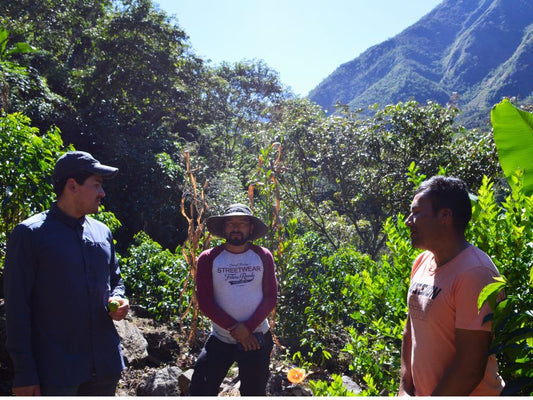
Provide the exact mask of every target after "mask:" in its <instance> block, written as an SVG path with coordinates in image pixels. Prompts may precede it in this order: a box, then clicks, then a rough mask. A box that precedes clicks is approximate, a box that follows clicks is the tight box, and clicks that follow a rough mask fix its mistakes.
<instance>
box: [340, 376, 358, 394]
mask: <svg viewBox="0 0 533 400" xmlns="http://www.w3.org/2000/svg"><path fill="white" fill-rule="evenodd" d="M342 384H343V385H344V387H346V389H348V390H349V391H350V392H352V393H354V394H357V393H361V386H359V385H358V384H357V383H355V382H354V380H353V379H352V378H350V377H349V376H346V375H343V376H342Z"/></svg>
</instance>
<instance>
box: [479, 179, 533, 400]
mask: <svg viewBox="0 0 533 400" xmlns="http://www.w3.org/2000/svg"><path fill="white" fill-rule="evenodd" d="M510 181H511V190H510V192H509V193H508V194H507V196H506V197H505V199H504V201H503V202H502V203H501V204H498V203H497V202H496V198H495V195H494V190H493V183H492V182H490V181H489V180H488V179H486V178H485V179H484V180H483V185H482V187H481V188H480V190H479V199H478V201H477V202H476V204H475V205H474V210H473V212H474V221H473V223H472V224H471V227H470V231H469V234H470V236H471V237H472V240H473V241H474V243H475V244H476V245H477V246H478V247H480V248H482V249H483V250H484V251H485V252H487V253H488V254H489V255H490V256H492V259H493V261H494V263H495V264H496V266H497V267H498V269H499V271H500V273H501V275H502V277H503V279H501V280H499V281H496V282H495V283H493V284H491V285H489V286H487V288H485V290H484V292H482V293H481V295H480V299H479V304H480V305H481V304H482V303H483V302H484V301H489V304H490V305H491V307H492V309H493V311H494V316H493V322H492V331H493V333H494V340H493V342H492V345H491V349H490V351H491V352H492V353H494V354H497V355H498V360H499V368H500V374H501V375H502V377H503V379H504V380H505V382H506V386H505V388H504V391H503V393H502V394H503V395H522V396H527V395H532V394H533V312H532V311H531V310H532V309H533V296H532V294H533V225H532V224H531V217H532V215H533V196H526V195H525V194H524V190H523V186H522V173H521V172H518V173H516V174H515V175H513V176H512V177H511V180H510ZM501 289H504V290H505V300H503V301H500V302H499V303H498V302H497V296H498V294H499V292H500V291H501Z"/></svg>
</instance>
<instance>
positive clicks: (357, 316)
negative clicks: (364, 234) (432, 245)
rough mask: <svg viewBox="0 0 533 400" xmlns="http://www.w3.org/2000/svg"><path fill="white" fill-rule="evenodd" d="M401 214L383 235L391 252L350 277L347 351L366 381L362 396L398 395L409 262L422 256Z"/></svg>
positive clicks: (346, 292) (346, 290) (353, 367)
mask: <svg viewBox="0 0 533 400" xmlns="http://www.w3.org/2000/svg"><path fill="white" fill-rule="evenodd" d="M403 220H404V219H403V217H402V216H401V215H400V216H398V218H397V222H396V223H394V222H393V219H392V218H389V219H388V220H387V222H386V223H385V227H384V231H385V233H386V235H387V238H388V240H387V247H388V249H389V250H390V252H391V254H390V255H389V254H386V255H384V256H382V258H381V260H379V261H377V262H368V263H366V264H365V268H364V269H361V271H360V272H359V273H357V274H354V275H349V276H347V277H346V287H345V288H344V289H343V291H342V294H343V295H344V298H345V299H346V300H345V301H346V302H348V303H352V304H356V305H357V306H356V308H357V310H356V311H355V312H353V313H352V314H351V317H352V318H353V320H354V321H355V322H356V325H355V326H354V327H350V328H349V329H348V332H349V334H350V340H349V342H348V343H347V344H346V346H345V349H344V351H346V352H347V353H348V354H350V355H351V356H352V362H351V365H350V369H351V370H352V371H353V373H355V375H356V377H357V379H358V381H359V382H365V384H366V388H365V389H364V390H363V392H362V394H363V395H380V394H383V393H394V392H396V391H397V388H398V386H397V385H398V377H399V368H400V351H401V341H402V332H403V327H404V325H405V318H406V315H407V306H406V297H407V288H408V287H409V276H410V267H411V264H412V262H413V260H414V258H415V256H416V254H417V252H418V250H416V249H413V247H412V246H411V244H410V241H409V233H408V229H407V227H406V226H405V223H404V221H403Z"/></svg>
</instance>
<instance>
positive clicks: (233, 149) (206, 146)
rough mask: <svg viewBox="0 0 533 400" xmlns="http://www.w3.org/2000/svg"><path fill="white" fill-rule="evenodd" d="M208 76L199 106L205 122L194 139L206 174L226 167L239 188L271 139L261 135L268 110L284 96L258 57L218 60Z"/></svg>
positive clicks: (272, 73)
mask: <svg viewBox="0 0 533 400" xmlns="http://www.w3.org/2000/svg"><path fill="white" fill-rule="evenodd" d="M208 79H209V87H208V88H207V89H208V90H207V91H206V92H205V96H206V97H205V101H204V105H205V113H206V115H208V116H209V120H210V122H209V123H207V124H206V125H205V126H203V128H202V129H201V131H200V135H199V136H198V138H197V141H198V144H199V149H198V151H199V155H201V156H202V157H203V158H204V159H205V161H206V163H207V165H208V171H206V174H207V178H209V179H211V178H215V179H216V176H217V175H218V174H219V172H220V171H227V172H229V173H231V174H233V175H235V176H236V177H237V178H238V180H239V181H240V182H241V186H242V189H241V190H243V189H246V186H247V183H248V179H249V177H250V176H251V174H252V171H253V170H254V169H255V166H256V165H257V156H258V154H259V153H260V151H261V149H263V148H266V147H268V146H269V145H270V144H271V143H272V141H271V138H270V137H269V136H268V135H267V133H266V129H267V128H266V124H267V123H268V121H269V120H270V118H271V110H272V109H273V108H275V107H276V105H277V104H279V102H280V101H282V100H283V99H284V98H285V97H286V96H287V94H286V92H285V91H284V88H283V86H282V84H281V82H280V80H279V75H278V73H277V72H275V71H274V70H272V69H271V68H269V67H268V66H267V65H266V64H265V63H264V62H262V61H241V62H237V63H234V64H230V63H222V64H221V65H220V66H218V67H215V68H213V69H212V71H211V73H210V74H209V77H208ZM212 203H213V204H218V203H219V201H216V200H215V201H212Z"/></svg>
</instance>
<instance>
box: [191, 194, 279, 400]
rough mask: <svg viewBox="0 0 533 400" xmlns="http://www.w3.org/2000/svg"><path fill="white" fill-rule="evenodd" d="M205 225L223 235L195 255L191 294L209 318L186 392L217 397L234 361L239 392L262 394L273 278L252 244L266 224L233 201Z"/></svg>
mask: <svg viewBox="0 0 533 400" xmlns="http://www.w3.org/2000/svg"><path fill="white" fill-rule="evenodd" d="M207 229H208V230H209V231H210V232H211V233H212V234H213V235H214V236H218V237H221V238H224V239H226V242H225V243H224V244H222V245H220V246H217V247H214V248H211V249H208V250H206V251H204V252H203V253H202V254H200V257H199V258H198V270H197V274H196V293H197V297H198V304H199V307H200V310H201V311H202V312H203V314H204V315H205V316H207V317H208V318H209V319H210V320H211V322H212V330H211V335H210V336H209V338H208V340H207V342H206V343H205V346H204V348H203V349H202V352H201V353H200V355H199V356H198V360H197V362H196V365H195V368H194V374H193V376H192V380H191V386H190V390H189V394H190V395H193V396H216V395H217V394H218V390H219V387H220V384H221V383H222V381H223V380H224V378H225V376H226V374H227V373H228V370H229V368H230V367H231V365H232V364H233V363H234V362H237V364H238V366H239V379H240V392H241V395H242V396H264V395H265V394H266V384H267V381H268V377H269V369H268V366H269V363H270V352H271V351H272V347H273V341H272V335H271V333H270V328H269V324H268V319H267V317H268V315H269V314H270V312H271V311H272V310H273V309H274V307H275V306H276V299H277V282H276V276H275V266H274V259H273V257H272V254H271V253H270V251H268V250H267V249H266V248H264V247H260V246H257V245H254V244H252V243H251V241H252V240H255V239H258V238H260V237H263V236H265V235H266V233H267V231H268V228H267V226H266V225H265V224H264V223H263V222H262V221H261V220H260V219H259V218H257V217H254V216H253V215H252V211H251V210H250V208H249V207H247V206H245V205H243V204H233V205H231V206H229V207H228V208H226V210H225V211H224V214H223V215H218V216H212V217H210V218H208V219H207Z"/></svg>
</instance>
